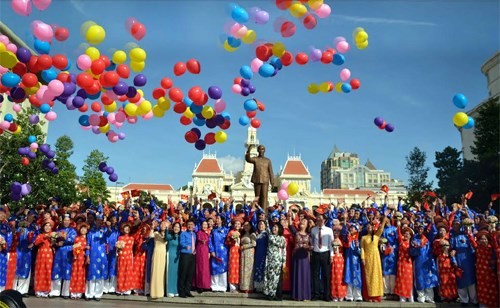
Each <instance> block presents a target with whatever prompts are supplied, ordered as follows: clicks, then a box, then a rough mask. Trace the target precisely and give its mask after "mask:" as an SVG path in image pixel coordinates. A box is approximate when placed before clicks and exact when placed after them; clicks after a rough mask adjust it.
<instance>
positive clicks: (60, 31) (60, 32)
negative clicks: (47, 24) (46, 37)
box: [54, 27, 69, 42]
mask: <svg viewBox="0 0 500 308" xmlns="http://www.w3.org/2000/svg"><path fill="white" fill-rule="evenodd" d="M54 37H55V38H56V40H58V41H59V42H64V41H65V40H67V39H68V37H69V30H68V29H67V28H64V27H57V29H56V31H55V32H54Z"/></svg>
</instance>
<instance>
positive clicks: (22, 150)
mask: <svg viewBox="0 0 500 308" xmlns="http://www.w3.org/2000/svg"><path fill="white" fill-rule="evenodd" d="M17 154H19V155H26V154H25V153H24V148H23V147H21V148H18V149H17Z"/></svg>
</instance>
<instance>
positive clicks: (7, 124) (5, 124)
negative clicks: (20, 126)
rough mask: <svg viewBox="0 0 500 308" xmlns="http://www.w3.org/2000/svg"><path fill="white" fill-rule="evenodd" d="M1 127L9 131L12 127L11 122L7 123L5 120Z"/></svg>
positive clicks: (0, 124)
mask: <svg viewBox="0 0 500 308" xmlns="http://www.w3.org/2000/svg"><path fill="white" fill-rule="evenodd" d="M0 127H1V128H3V129H9V127H10V122H7V121H5V120H4V121H2V122H1V123H0Z"/></svg>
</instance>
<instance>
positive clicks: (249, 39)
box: [241, 30, 257, 44]
mask: <svg viewBox="0 0 500 308" xmlns="http://www.w3.org/2000/svg"><path fill="white" fill-rule="evenodd" d="M256 39H257V33H255V31H254V30H248V31H247V32H246V33H245V35H244V36H243V37H242V38H241V41H242V42H243V43H245V44H252V43H253V42H255V40H256Z"/></svg>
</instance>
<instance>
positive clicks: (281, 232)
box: [0, 197, 500, 307]
mask: <svg viewBox="0 0 500 308" xmlns="http://www.w3.org/2000/svg"><path fill="white" fill-rule="evenodd" d="M47 203H48V204H46V205H44V204H41V205H38V206H36V207H21V208H19V209H16V210H12V209H10V208H9V206H8V205H5V206H3V207H0V221H1V223H0V291H2V290H8V289H14V290H17V291H19V292H20V293H21V294H23V295H25V296H28V294H29V293H31V292H33V293H34V294H35V295H36V296H37V297H59V296H62V297H64V298H71V299H80V298H85V299H86V300H97V301H99V300H100V299H101V297H102V295H103V294H106V293H111V294H117V295H120V296H127V295H131V294H139V295H148V296H150V297H151V298H161V297H164V296H168V297H176V296H178V297H182V298H186V297H192V296H193V295H192V293H191V292H192V291H197V292H200V293H203V292H244V293H252V292H258V293H263V294H264V295H265V296H266V297H267V298H268V299H269V300H282V299H283V294H284V293H289V294H290V297H291V298H292V299H293V300H298V301H304V300H325V301H370V302H378V301H381V300H382V299H386V300H399V301H402V302H406V301H408V302H413V301H418V302H421V303H423V302H429V303H433V302H434V301H440V302H456V301H459V302H460V303H462V304H463V305H467V304H479V305H482V306H485V307H499V306H500V303H499V293H500V292H499V279H500V234H499V232H500V224H498V222H497V221H498V219H497V216H496V213H495V210H494V209H493V206H492V205H493V204H492V203H490V204H489V206H488V209H487V210H486V211H483V212H478V211H474V210H472V209H471V208H470V207H469V206H468V205H467V199H466V198H463V201H462V203H461V204H458V203H454V204H451V205H447V204H446V201H445V200H442V199H439V198H437V197H436V198H431V199H428V200H427V201H424V200H423V201H422V203H418V202H416V203H415V204H413V205H411V206H406V205H405V206H403V204H402V202H401V200H400V202H399V203H398V204H397V205H396V204H395V205H389V204H387V197H386V198H385V201H384V202H383V204H381V205H378V204H377V203H375V202H373V201H371V199H369V198H367V200H366V201H365V202H363V203H362V204H353V205H351V206H346V205H345V204H343V203H341V202H338V203H336V204H333V203H332V204H323V205H319V206H317V207H314V210H313V209H312V208H311V209H309V208H308V207H307V206H304V207H302V208H300V207H298V206H296V205H289V206H284V205H282V204H279V203H276V204H275V205H274V206H271V207H269V208H268V209H266V210H264V209H262V208H261V207H260V206H259V204H258V199H255V200H253V201H252V202H249V203H246V201H245V202H244V204H243V206H242V207H236V206H235V204H234V202H233V200H232V199H229V200H226V202H222V201H221V202H218V201H216V202H214V203H213V207H212V208H202V206H201V204H202V202H201V200H196V201H195V202H194V203H193V204H186V203H182V202H180V203H178V204H174V203H173V202H172V201H171V200H169V202H168V203H167V204H166V205H165V206H158V205H157V204H155V202H154V201H153V198H151V201H148V202H147V203H145V204H139V203H138V202H137V201H136V202H134V201H132V200H128V201H127V202H124V204H123V205H122V204H108V203H106V202H104V203H103V202H101V200H100V199H99V200H96V201H95V202H93V203H92V202H91V201H90V200H85V201H84V202H82V203H81V204H79V203H78V204H72V205H70V206H66V205H64V204H60V202H59V200H58V198H52V199H51V200H50V201H49V202H47Z"/></svg>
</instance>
